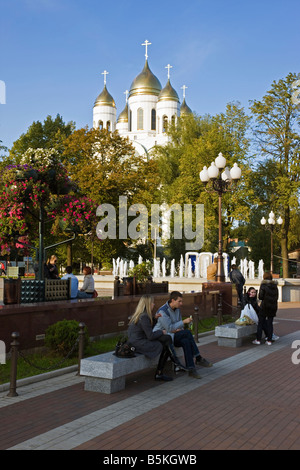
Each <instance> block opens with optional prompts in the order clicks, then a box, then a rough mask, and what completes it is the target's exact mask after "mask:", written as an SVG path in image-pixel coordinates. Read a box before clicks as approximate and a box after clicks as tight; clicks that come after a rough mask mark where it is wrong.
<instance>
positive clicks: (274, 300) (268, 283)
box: [254, 272, 278, 346]
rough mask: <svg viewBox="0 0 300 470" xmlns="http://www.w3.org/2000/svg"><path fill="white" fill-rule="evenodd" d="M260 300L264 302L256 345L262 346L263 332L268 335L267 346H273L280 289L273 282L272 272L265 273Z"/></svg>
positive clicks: (261, 306)
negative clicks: (274, 321)
mask: <svg viewBox="0 0 300 470" xmlns="http://www.w3.org/2000/svg"><path fill="white" fill-rule="evenodd" d="M258 298H259V299H260V300H261V301H262V302H261V305H260V312H259V317H258V318H259V322H258V325H257V338H256V342H255V341H254V344H260V342H261V336H262V331H263V330H264V331H265V332H266V333H267V339H266V344H267V345H268V346H271V344H272V337H273V319H274V317H275V316H276V312H277V308H278V287H277V282H276V281H273V276H272V274H271V273H270V272H265V273H264V276H263V280H262V282H261V285H260V288H259V293H258Z"/></svg>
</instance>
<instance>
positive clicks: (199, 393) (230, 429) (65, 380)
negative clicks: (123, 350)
mask: <svg viewBox="0 0 300 470" xmlns="http://www.w3.org/2000/svg"><path fill="white" fill-rule="evenodd" d="M275 321H276V324H275V332H276V334H277V335H278V336H280V339H279V340H278V341H276V342H275V343H273V345H272V346H266V345H264V344H262V345H261V346H254V345H253V344H252V343H251V341H250V340H247V341H246V342H245V343H244V344H243V346H242V347H241V348H225V347H219V346H218V345H217V341H216V338H215V337H214V336H213V335H210V336H206V337H204V338H203V339H201V341H200V346H199V348H200V352H201V354H202V355H203V356H204V357H207V358H208V359H209V360H211V361H212V362H213V363H214V366H213V367H212V368H208V369H204V368H201V370H200V372H201V375H202V379H201V380H197V379H193V378H191V377H188V376H187V375H186V374H185V373H180V374H178V375H177V376H176V377H175V378H174V381H173V382H169V383H157V382H155V381H154V380H153V371H145V372H143V373H139V374H137V375H133V376H130V377H129V378H128V380H127V384H126V389H125V390H124V391H122V392H118V393H115V394H112V395H106V394H99V393H96V392H86V391H84V382H83V378H82V377H78V376H76V375H75V373H69V374H65V375H63V376H61V377H55V378H51V379H48V380H45V381H43V382H36V383H33V384H30V385H26V386H22V387H20V388H18V389H17V392H18V394H19V396H18V397H13V398H9V397H7V391H6V392H0V422H1V427H0V449H1V450H4V449H18V450H26V449H31V450H37V449H45V450H46V449H50V450H55V449H62V450H68V449H70V450H71V449H72V450H102V451H107V450H114V451H117V450H122V451H125V450H126V451H138V450H149V451H150V450H153V451H159V450H161V451H168V450H173V451H198V450H235V449H236V450H252V449H255V450H299V449H300V394H299V390H300V374H299V372H300V364H299V365H297V364H293V362H292V360H291V357H292V353H293V352H295V351H296V350H295V349H292V347H291V346H292V343H293V341H295V340H300V303H296V302H292V303H282V304H280V307H279V311H278V315H277V317H276V319H275ZM297 357H298V358H299V359H300V352H299V354H298V356H297Z"/></svg>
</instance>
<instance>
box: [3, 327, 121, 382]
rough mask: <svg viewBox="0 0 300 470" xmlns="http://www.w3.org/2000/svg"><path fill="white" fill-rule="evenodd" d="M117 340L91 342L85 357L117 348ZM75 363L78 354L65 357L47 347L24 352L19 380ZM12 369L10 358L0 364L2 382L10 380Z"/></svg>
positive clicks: (113, 338)
mask: <svg viewBox="0 0 300 470" xmlns="http://www.w3.org/2000/svg"><path fill="white" fill-rule="evenodd" d="M116 342H117V336H115V337H111V338H103V339H101V340H98V341H94V342H91V343H90V344H89V346H88V348H87V350H86V353H85V357H89V356H95V355H97V354H102V353H105V352H108V351H113V350H114V349H115V345H116ZM23 356H24V357H23ZM75 364H78V356H75V357H71V358H68V359H65V358H64V357H63V356H61V355H54V354H53V352H52V351H49V350H46V349H45V351H44V352H42V353H35V354H26V353H23V352H22V353H21V354H19V357H18V366H17V380H19V379H24V378H26V377H32V376H34V375H38V374H43V373H45V372H50V371H52V370H56V369H62V368H64V367H69V366H72V365H75ZM10 369H11V360H10V359H7V361H6V364H0V384H4V383H7V382H10Z"/></svg>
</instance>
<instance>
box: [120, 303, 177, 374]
mask: <svg viewBox="0 0 300 470" xmlns="http://www.w3.org/2000/svg"><path fill="white" fill-rule="evenodd" d="M153 308H154V300H153V297H151V296H150V295H143V296H142V297H141V298H140V301H139V303H138V305H137V307H136V310H135V312H134V314H133V316H132V318H131V320H130V322H129V328H128V341H129V342H130V343H131V344H132V345H133V346H134V347H135V348H136V352H138V353H141V354H144V355H145V356H146V357H148V358H150V359H152V358H154V357H156V356H158V355H159V354H160V357H159V361H158V365H157V369H156V372H155V380H164V381H170V380H173V379H172V377H168V376H166V375H164V374H163V368H164V366H165V363H166V361H167V359H168V357H169V356H170V352H169V349H168V347H169V346H170V345H171V343H172V338H171V336H170V335H167V334H166V332H165V330H156V331H153V330H152V328H153V316H152V310H153Z"/></svg>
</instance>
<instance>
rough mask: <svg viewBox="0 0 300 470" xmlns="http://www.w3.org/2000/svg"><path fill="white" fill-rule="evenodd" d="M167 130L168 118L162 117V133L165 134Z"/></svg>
mask: <svg viewBox="0 0 300 470" xmlns="http://www.w3.org/2000/svg"><path fill="white" fill-rule="evenodd" d="M167 130H168V116H163V119H162V131H163V132H167Z"/></svg>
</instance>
